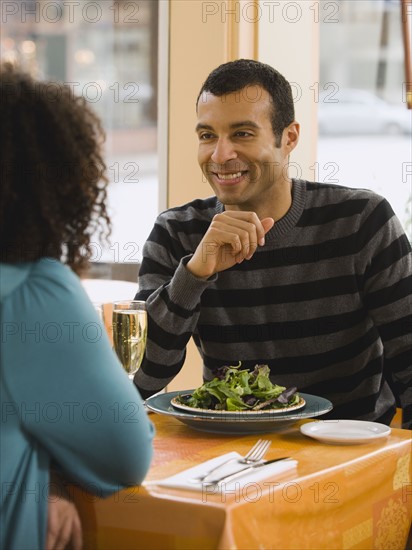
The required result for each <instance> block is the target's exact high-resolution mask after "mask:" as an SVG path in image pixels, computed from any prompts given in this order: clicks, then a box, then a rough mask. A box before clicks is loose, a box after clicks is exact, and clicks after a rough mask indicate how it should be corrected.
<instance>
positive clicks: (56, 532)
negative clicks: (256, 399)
mask: <svg viewBox="0 0 412 550" xmlns="http://www.w3.org/2000/svg"><path fill="white" fill-rule="evenodd" d="M47 519H48V521H47V539H46V550H65V549H70V550H82V546H83V544H82V526H81V523H80V518H79V515H78V513H77V510H76V507H75V505H74V504H73V502H72V501H71V499H70V496H69V494H68V493H67V491H66V489H65V487H64V484H63V482H62V481H61V480H60V479H59V477H58V476H57V475H56V474H53V475H52V476H51V479H50V493H49V501H48V518H47Z"/></svg>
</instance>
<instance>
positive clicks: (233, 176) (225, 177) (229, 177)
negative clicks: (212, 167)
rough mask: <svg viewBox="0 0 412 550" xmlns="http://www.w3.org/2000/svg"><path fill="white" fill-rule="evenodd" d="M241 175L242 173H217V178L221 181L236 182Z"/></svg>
mask: <svg viewBox="0 0 412 550" xmlns="http://www.w3.org/2000/svg"><path fill="white" fill-rule="evenodd" d="M241 175H242V172H233V173H232V174H220V173H219V172H218V173H217V177H218V178H219V179H220V180H234V179H236V178H240V177H241Z"/></svg>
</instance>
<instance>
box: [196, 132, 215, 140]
mask: <svg viewBox="0 0 412 550" xmlns="http://www.w3.org/2000/svg"><path fill="white" fill-rule="evenodd" d="M212 138H213V134H208V133H206V132H205V133H203V134H199V139H200V140H206V139H212Z"/></svg>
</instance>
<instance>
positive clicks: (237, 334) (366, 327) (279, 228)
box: [135, 60, 412, 427]
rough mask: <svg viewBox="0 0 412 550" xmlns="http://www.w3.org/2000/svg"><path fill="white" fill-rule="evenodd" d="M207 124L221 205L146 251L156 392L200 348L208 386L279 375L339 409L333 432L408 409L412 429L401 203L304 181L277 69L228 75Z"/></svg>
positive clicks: (203, 110) (201, 157)
mask: <svg viewBox="0 0 412 550" xmlns="http://www.w3.org/2000/svg"><path fill="white" fill-rule="evenodd" d="M197 115H198V122H197V125H196V133H197V136H198V141H199V149H198V161H199V165H200V167H201V169H202V171H203V173H204V175H205V176H206V178H207V180H208V182H209V183H210V186H211V188H212V189H213V192H214V196H213V197H210V198H208V199H204V200H200V199H198V200H194V201H192V202H191V203H188V204H186V205H183V206H181V207H178V208H173V209H170V210H168V211H166V212H164V213H162V214H160V216H159V217H158V219H157V220H156V223H155V226H154V228H153V230H152V232H151V234H150V236H149V238H148V240H147V242H146V245H145V248H144V251H143V262H142V265H141V269H140V274H139V284H140V290H139V293H138V295H137V298H138V299H142V300H146V302H147V310H148V314H149V331H148V332H149V334H148V343H147V349H146V356H145V359H144V361H143V364H142V367H141V368H140V370H139V371H138V373H137V374H136V377H135V384H136V385H137V387H138V388H139V390H140V391H141V393H142V394H143V395H144V396H145V397H147V396H149V395H151V394H153V393H155V392H156V391H159V390H160V389H162V388H164V387H165V386H166V385H167V383H168V382H169V381H170V380H172V379H173V378H174V376H176V374H177V373H178V372H179V370H180V369H181V367H182V365H183V363H184V359H185V354H186V345H187V342H188V341H189V339H190V338H191V337H193V339H194V341H195V343H196V345H197V347H198V349H199V352H200V354H201V357H202V359H203V364H204V371H203V376H204V379H205V380H210V379H211V378H213V371H214V370H215V369H216V368H218V367H220V366H223V365H236V364H238V362H239V361H241V362H242V367H243V368H245V367H246V368H250V369H253V367H254V366H255V365H256V364H267V365H269V368H270V371H271V379H272V381H273V382H275V383H277V384H280V385H283V386H297V387H298V388H299V390H301V391H304V392H307V393H312V394H315V395H320V396H323V397H326V398H328V399H330V400H331V401H332V403H333V405H334V409H333V411H332V413H330V414H329V415H328V416H329V418H353V419H364V420H374V421H380V422H384V423H387V424H388V423H390V421H391V419H392V417H393V415H394V412H395V408H396V405H398V406H402V408H403V416H404V426H405V427H406V426H410V425H411V419H412V388H411V386H412V366H411V356H412V354H411V351H412V349H411V348H412V344H411V329H410V327H411V302H410V293H411V249H410V245H409V242H408V240H407V238H406V236H405V234H404V232H403V230H402V228H401V225H400V223H399V221H398V220H397V219H396V217H395V216H394V214H393V211H392V209H391V207H390V206H389V204H388V203H387V201H386V200H385V199H383V198H382V197H380V196H378V195H376V194H374V193H373V192H371V191H368V190H356V189H350V188H347V187H342V186H336V185H335V186H332V185H325V184H319V183H311V182H308V181H303V180H292V179H290V178H289V176H288V159H289V155H290V153H291V152H292V151H293V149H294V148H295V147H296V145H297V143H298V139H299V124H298V123H297V122H296V121H295V115H294V105H293V98H292V92H291V87H290V85H289V83H288V82H287V81H286V79H285V78H284V77H283V76H282V75H280V74H279V73H278V72H277V71H276V70H274V69H273V68H271V67H269V66H268V65H265V64H262V63H259V62H256V61H252V60H238V61H234V62H230V63H226V64H224V65H221V66H220V67H218V68H217V69H215V70H214V71H213V72H212V73H211V74H210V75H209V76H208V78H207V80H206V81H205V83H204V84H203V86H202V89H201V91H200V93H199V96H198V100H197Z"/></svg>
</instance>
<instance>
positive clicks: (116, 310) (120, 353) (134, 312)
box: [113, 300, 147, 380]
mask: <svg viewBox="0 0 412 550" xmlns="http://www.w3.org/2000/svg"><path fill="white" fill-rule="evenodd" d="M146 339H147V313H146V302H142V301H138V300H123V301H121V302H114V304H113V344H114V349H115V351H116V354H117V357H118V358H119V359H120V362H121V364H122V365H123V368H124V370H125V371H126V372H127V374H128V375H129V378H130V379H131V380H133V377H134V375H135V373H136V371H137V370H138V368H139V367H140V364H141V362H142V360H143V356H144V352H145V348H146Z"/></svg>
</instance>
